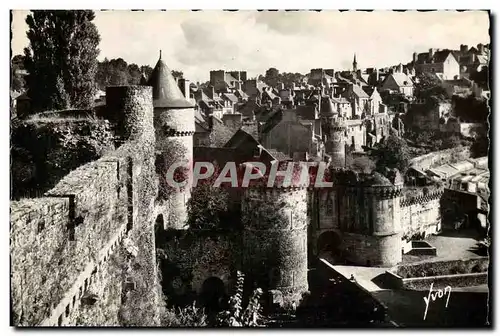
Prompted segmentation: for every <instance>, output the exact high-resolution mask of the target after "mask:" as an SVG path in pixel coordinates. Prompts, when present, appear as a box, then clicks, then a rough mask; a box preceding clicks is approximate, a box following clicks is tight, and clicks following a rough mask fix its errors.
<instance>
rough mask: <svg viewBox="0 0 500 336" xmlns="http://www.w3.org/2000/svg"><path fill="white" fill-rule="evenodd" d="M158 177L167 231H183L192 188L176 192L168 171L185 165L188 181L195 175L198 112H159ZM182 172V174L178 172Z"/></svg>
mask: <svg viewBox="0 0 500 336" xmlns="http://www.w3.org/2000/svg"><path fill="white" fill-rule="evenodd" d="M154 125H155V131H156V150H157V153H158V156H157V173H158V174H159V175H160V196H161V197H162V201H163V207H162V208H163V211H162V212H163V214H164V215H165V218H167V220H166V223H165V225H166V228H167V227H169V228H173V229H182V228H184V225H185V222H186V220H187V211H186V203H187V201H188V200H189V198H190V197H191V193H190V188H189V186H187V187H185V188H182V189H180V190H175V189H174V188H172V186H171V185H169V183H168V182H167V180H166V173H167V171H168V168H169V167H170V166H171V165H173V164H175V163H178V162H183V163H184V165H183V167H184V168H185V169H184V172H183V173H182V174H183V176H184V178H182V179H180V180H178V181H181V180H183V179H185V178H187V177H188V176H191V175H192V168H193V134H194V132H195V123H194V109H192V108H189V109H167V108H157V109H155V116H154ZM177 171H178V172H180V170H177Z"/></svg>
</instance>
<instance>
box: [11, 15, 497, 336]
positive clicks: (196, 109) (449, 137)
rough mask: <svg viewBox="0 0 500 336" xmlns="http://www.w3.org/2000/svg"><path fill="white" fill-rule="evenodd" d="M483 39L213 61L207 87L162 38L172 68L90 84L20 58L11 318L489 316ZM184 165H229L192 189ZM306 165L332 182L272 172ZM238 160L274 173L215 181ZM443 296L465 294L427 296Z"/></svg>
mask: <svg viewBox="0 0 500 336" xmlns="http://www.w3.org/2000/svg"><path fill="white" fill-rule="evenodd" d="M33 12H38V11H33ZM67 12H70V13H72V12H85V15H83V14H82V15H83V16H78V15H76V16H75V18H74V20H84V21H85V22H86V24H87V23H90V24H91V21H92V20H93V17H94V14H93V12H92V11H67ZM87 12H89V13H87ZM33 15H34V19H33V18H32V17H31V14H30V16H28V19H27V20H26V22H28V25H29V27H30V32H31V34H32V35H33V34H35V33H36V32H37V29H39V28H37V27H38V26H37V25H35V24H31V22H38V21H36V19H37V17H36V15H44V14H36V13H35V14H33ZM70 16H71V15H70ZM84 16H85V17H86V19H82V17H84ZM38 19H39V18H38ZM44 19H45V20H48V19H46V18H44ZM49 19H50V18H49ZM30 20H31V21H30ZM58 20H63V21H64V20H69V19H67V18H65V17H63V16H61V18H58ZM63 21H61V22H63ZM40 22H41V21H40ZM94 28H95V26H94ZM94 28H92V29H94ZM92 29H91V31H92V33H89V34H88V35H90V36H92V34H94V31H93V30H92ZM95 34H96V35H97V36H98V33H97V29H95ZM96 41H97V42H96ZM483 42H484V43H479V44H477V45H473V46H472V45H465V44H461V45H458V46H457V47H456V48H454V49H439V46H436V47H437V48H432V49H428V50H414V52H413V54H412V55H408V59H401V60H400V62H399V63H398V64H392V65H389V64H388V65H387V66H385V67H373V66H371V65H370V64H364V58H365V57H364V55H363V54H360V53H356V52H354V51H353V52H352V65H351V67H350V68H348V69H340V68H339V69H334V68H312V69H310V71H309V73H307V74H300V73H287V72H283V73H280V71H279V70H278V69H277V68H275V67H270V68H269V69H268V70H267V71H266V72H265V73H264V74H260V75H257V76H255V77H251V76H249V72H248V71H247V70H245V69H224V68H222V69H213V70H211V71H209V73H208V74H207V78H209V80H208V81H207V82H205V83H200V82H198V81H196V82H195V81H190V80H189V79H188V78H185V77H186V76H185V75H184V74H183V72H182V69H177V70H174V69H172V68H170V67H169V66H168V64H169V59H168V58H167V57H166V56H164V55H162V51H161V50H151V51H150V52H151V53H152V54H156V53H157V54H158V58H157V63H156V64H155V66H154V67H150V66H149V65H143V66H140V65H137V64H127V62H126V61H125V60H123V59H121V58H120V59H112V60H108V59H107V58H106V59H105V60H104V61H102V62H98V61H97V59H96V57H94V56H92V57H90V56H85V57H89V58H88V59H89V64H91V65H89V66H88V67H89V68H92V69H93V70H92V71H93V73H92V76H90V75H86V74H83V75H82V78H85V80H88V78H91V80H90V81H91V82H92V85H93V87H94V89H93V90H92V91H89V92H90V93H85V85H80V84H79V83H78V82H77V81H75V83H72V81H73V79H71V78H70V77H68V78H65V77H64V71H62V72H61V73H62V74H63V75H56V74H57V73H58V72H57V71H59V70H57V71H56V67H57V66H58V63H57V62H54V64H53V65H52V68H51V67H50V66H47V62H45V63H43V62H40V63H39V65H38V67H37V58H36V57H34V56H33V55H32V54H30V53H29V52H27V53H26V54H25V55H15V56H14V55H12V56H11V60H12V61H11V70H12V71H11V78H12V84H11V90H10V97H11V153H10V155H11V185H12V190H11V270H12V271H11V279H12V280H11V287H12V290H11V296H12V301H13V317H12V321H13V322H12V324H13V325H15V326H39V325H40V326H43V325H44V326H75V325H76V326H88V325H94V326H105V325H106V326H107V325H115V326H153V325H155V326H163V327H178V326H181V327H200V326H201V327H214V326H216V327H227V326H231V327H235V326H243V327H256V326H267V327H342V326H368V327H373V328H375V327H387V326H391V327H429V326H430V327H438V326H446V327H457V326H459V327H470V326H473V327H484V326H486V325H488V322H487V320H488V316H489V315H488V314H489V312H488V311H487V306H488V268H489V257H488V255H489V254H488V251H489V248H490V244H491V243H490V242H491V238H490V235H489V230H490V220H489V216H490V215H489V213H490V205H489V204H490V201H489V199H490V195H491V192H490V170H489V160H488V154H489V134H490V127H489V118H490V99H491V92H490V80H491V79H490V71H489V68H490V59H491V49H490V44H489V42H488V41H483ZM79 43H84V42H82V41H81V42H79ZM87 43H88V42H87ZM93 43H95V45H96V46H97V45H98V38H97V39H95V41H94V42H93ZM30 47H31V48H32V49H31V52H32V53H33V54H34V55H36V53H37V52H38V53H43V52H44V49H43V48H42V49H36V48H37V44H36V43H35V42H33V41H31V44H30ZM27 50H28V48H27ZM61 50H64V49H61ZM61 50H57V52H61V53H63V52H64V51H61ZM37 57H38V59H43V57H42V58H40V57H39V56H37ZM44 57H45V56H44ZM49 58H50V57H48V58H47V59H49ZM221 67H222V64H221ZM68 68H70V67H69V66H68ZM43 76H45V77H43ZM85 76H87V77H85ZM88 76H90V77H88ZM42 79H45V80H46V82H43V83H54V85H53V86H54V89H53V91H50V90H49V89H47V90H48V91H47V92H48V93H47V94H45V95H44V94H43V92H41V91H40V90H44V89H45V88H46V87H47V86H50V85H51V84H50V85H49V84H44V85H45V87H44V86H42V85H41V80H42ZM72 85H73V86H72ZM71 87H73V89H70V88H71ZM49 91H50V92H49ZM178 162H188V164H187V165H186V166H183V169H184V170H183V174H184V175H183V176H184V177H186V176H187V177H189V176H193V175H196V174H202V173H201V170H200V166H203V167H205V168H206V169H208V168H210V167H211V168H213V167H215V169H214V170H212V171H211V173H210V174H209V175H210V176H209V175H208V174H207V173H206V171H205V173H204V174H205V175H203V176H204V177H206V178H207V181H208V183H202V184H198V185H196V184H195V185H194V186H190V187H186V188H181V189H175V188H172V187H171V185H172V183H171V181H169V178H168V176H169V174H170V173H171V172H172V171H175V169H172V166H173V165H175V164H177V163H178ZM303 163H308V166H307V167H311V168H312V174H313V175H314V176H317V175H318V174H320V173H319V172H318V171H319V170H321V169H323V168H322V167H326V168H325V169H326V173H325V175H324V176H325V181H327V182H331V184H330V185H328V186H327V187H322V188H316V187H312V186H306V187H302V186H293V187H291V186H285V184H284V182H275V181H273V182H269V183H268V182H267V180H266V182H265V183H268V184H267V187H266V186H263V185H264V184H265V183H264V184H259V183H257V182H259V181H260V180H262V181H263V180H264V176H267V175H266V171H273V169H274V173H276V170H279V171H281V172H284V171H285V170H286V171H287V173H288V168H286V169H285V168H284V167H291V166H293V165H294V164H297V165H298V164H303ZM231 165H233V166H234V167H236V168H235V169H237V174H238V178H239V179H240V178H241V177H243V176H244V175H245V176H250V175H251V176H253V178H254V179H255V180H256V181H255V182H256V183H253V184H252V183H251V184H250V185H248V184H247V185H246V187H240V186H234V185H232V184H231V186H226V184H227V183H226V184H222V187H214V185H213V183H212V182H213V180H216V178H217V180H219V179H223V178H224V177H225V176H226V175H225V174H226V173H227V172H229V173H231V170H230V169H227V167H229V166H231ZM294 167H295V166H294ZM307 169H308V170H307V172H308V173H311V170H309V168H307ZM212 174H213V179H212ZM181 175H182V174H181ZM176 176H177V175H176ZM284 176H286V173H284ZM174 178H175V179H177V177H174ZM176 181H178V180H176ZM276 181H277V180H276ZM280 181H281V180H280ZM181 182H182V181H181ZM216 185H217V183H216ZM218 185H219V186H221V183H220V181H219V184H218ZM55 264H58V265H62V266H60V268H59V269H61V271H59V270H58V271H57V272H56V271H55V269H56V268H54V266H55ZM34 271H35V272H34ZM429 286H430V289H429ZM450 286H451V287H450ZM448 287H449V288H448ZM26 288H27V289H26ZM55 288H57V290H56V289H55ZM456 289H459V290H458V291H457V292H455V290H456ZM433 290H434V291H435V293H438V291H439V292H440V293H441V294H442V293H443V292H444V293H445V294H446V295H449V303H448V301H446V305H445V304H444V303H439V304H438V303H437V302H436V303H433V304H434V306H432V308H430V309H429V303H428V302H429V300H430V299H429V298H430V296H429V298H428V299H427V301H426V300H425V298H424V300H422V297H424V296H425V295H427V293H429V295H430V294H431V293H432V291H433ZM436 295H437V294H436ZM242 297H244V298H243V299H242ZM439 297H440V298H441V297H442V295H441V296H439ZM238 300H239V301H238ZM349 301H350V302H352V303H353V304H352V305H347V304H344V303H345V302H349ZM159 302H162V303H161V304H160V303H159ZM332 302H335V303H336V304H335V305H334V304H333V303H332ZM410 302H411V303H410ZM426 304H427V306H426ZM448 304H449V305H450V306H448ZM466 304H469V305H470V306H471V307H473V310H474V313H467V314H466V313H464V312H463V311H464V309H465V308H464V305H466ZM241 305H244V308H242V307H241ZM438 306H439V307H438ZM35 307H36V309H35ZM139 307H140V308H139ZM138 311H140V313H137V315H134V314H136V312H138ZM467 311H469V312H470V310H467ZM443 314H448V315H447V316H448V317H446V318H445V319H443V318H442V315H443ZM422 315H423V316H424V318H422Z"/></svg>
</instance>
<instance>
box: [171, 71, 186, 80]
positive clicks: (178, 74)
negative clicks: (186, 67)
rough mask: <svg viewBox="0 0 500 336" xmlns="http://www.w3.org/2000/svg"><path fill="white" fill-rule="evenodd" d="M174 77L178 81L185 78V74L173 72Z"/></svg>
mask: <svg viewBox="0 0 500 336" xmlns="http://www.w3.org/2000/svg"><path fill="white" fill-rule="evenodd" d="M172 76H174V78H177V79H179V78H184V73H183V72H182V71H178V70H172Z"/></svg>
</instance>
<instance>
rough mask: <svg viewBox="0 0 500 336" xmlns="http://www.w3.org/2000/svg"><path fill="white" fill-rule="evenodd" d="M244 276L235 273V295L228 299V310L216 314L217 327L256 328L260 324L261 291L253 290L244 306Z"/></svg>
mask: <svg viewBox="0 0 500 336" xmlns="http://www.w3.org/2000/svg"><path fill="white" fill-rule="evenodd" d="M244 282H245V275H244V274H243V273H241V272H240V271H238V272H237V280H236V288H235V293H234V294H233V295H232V296H231V297H230V298H229V309H228V310H225V311H223V312H221V313H219V314H218V316H217V326H219V327H257V326H259V325H261V323H262V315H261V305H260V298H261V296H262V289H260V288H257V289H255V290H253V292H252V295H251V296H250V297H249V300H248V303H247V304H246V305H245V301H246V300H245V297H244V294H245V293H244Z"/></svg>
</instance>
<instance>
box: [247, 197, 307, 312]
mask: <svg viewBox="0 0 500 336" xmlns="http://www.w3.org/2000/svg"><path fill="white" fill-rule="evenodd" d="M242 216H243V219H242V221H243V226H244V231H243V246H244V247H243V248H244V254H243V268H244V272H245V273H246V274H248V275H251V276H252V277H254V279H255V280H256V282H257V283H258V284H259V286H261V287H262V288H263V289H278V290H281V291H282V292H283V295H284V298H285V300H286V301H289V302H291V301H297V300H299V299H300V297H301V294H302V292H304V291H306V290H307V288H308V282H307V229H308V224H309V223H308V218H307V190H306V189H299V190H281V189H272V190H269V189H263V190H254V189H248V190H247V192H246V194H245V196H244V200H243V202H242Z"/></svg>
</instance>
